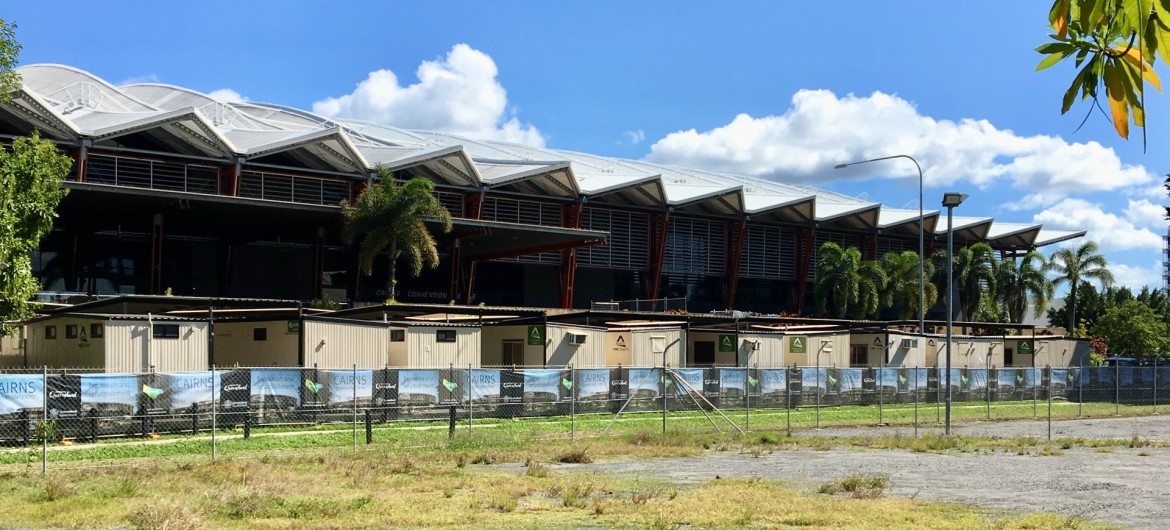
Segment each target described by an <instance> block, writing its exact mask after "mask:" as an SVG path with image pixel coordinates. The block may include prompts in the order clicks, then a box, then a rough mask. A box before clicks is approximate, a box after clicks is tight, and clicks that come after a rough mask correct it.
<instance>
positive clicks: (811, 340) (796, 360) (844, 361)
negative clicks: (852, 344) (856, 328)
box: [784, 332, 849, 366]
mask: <svg viewBox="0 0 1170 530" xmlns="http://www.w3.org/2000/svg"><path fill="white" fill-rule="evenodd" d="M792 337H804V338H805V339H806V340H807V341H808V343H807V348H806V349H807V353H793V352H792V349H791V343H790V341H789V339H791V338H792ZM830 350H832V351H830ZM818 352H819V355H818ZM784 354H785V355H784V357H785V360H786V361H787V364H788V365H789V366H791V365H794V364H795V365H796V366H818V365H819V366H849V333H848V332H840V333H802V334H797V333H789V334H788V335H786V336H785V338H784ZM818 363H819V364H818Z"/></svg>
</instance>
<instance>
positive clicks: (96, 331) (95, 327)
mask: <svg viewBox="0 0 1170 530" xmlns="http://www.w3.org/2000/svg"><path fill="white" fill-rule="evenodd" d="M89 338H91V339H100V338H102V325H101V324H90V325H89Z"/></svg>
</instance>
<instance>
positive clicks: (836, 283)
mask: <svg viewBox="0 0 1170 530" xmlns="http://www.w3.org/2000/svg"><path fill="white" fill-rule="evenodd" d="M816 267H817V268H816V274H817V277H816V280H815V281H814V282H813V298H815V299H816V302H817V311H820V312H822V313H824V312H825V310H826V308H827V307H828V306H829V305H830V304H831V305H832V307H833V315H834V316H836V317H837V318H845V316H846V315H847V314H848V313H849V306H850V305H851V304H853V303H855V301H856V300H857V298H858V289H859V287H858V284H859V283H860V281H861V274H860V272H859V270H860V268H861V251H859V250H857V249H856V248H853V247H850V248H849V249H843V248H841V246H840V245H838V244H836V243H833V242H832V241H830V242H827V243H825V244H823V245H821V248H820V249H819V250H818V252H817V266H816Z"/></svg>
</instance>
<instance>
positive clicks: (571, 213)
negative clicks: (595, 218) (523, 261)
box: [561, 198, 585, 309]
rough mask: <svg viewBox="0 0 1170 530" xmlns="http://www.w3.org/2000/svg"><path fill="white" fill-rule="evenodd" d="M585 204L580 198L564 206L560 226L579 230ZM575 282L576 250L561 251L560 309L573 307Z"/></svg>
mask: <svg viewBox="0 0 1170 530" xmlns="http://www.w3.org/2000/svg"><path fill="white" fill-rule="evenodd" d="M584 208H585V203H584V201H583V200H581V199H580V198H578V199H577V202H575V203H573V204H570V205H568V206H565V208H564V214H563V218H562V223H561V225H562V226H564V227H565V228H581V213H582V211H583V210H584ZM576 281H577V249H576V248H567V249H565V250H562V251H561V309H569V308H571V307H573V286H574V285H575V284H576Z"/></svg>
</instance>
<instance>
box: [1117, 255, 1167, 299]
mask: <svg viewBox="0 0 1170 530" xmlns="http://www.w3.org/2000/svg"><path fill="white" fill-rule="evenodd" d="M1109 271H1110V272H1112V273H1113V279H1114V280H1115V281H1116V284H1117V285H1118V286H1123V287H1129V288H1130V290H1132V291H1134V292H1137V291H1140V290H1141V289H1142V287H1147V286H1148V287H1154V288H1160V287H1162V264H1161V263H1158V262H1154V263H1153V264H1152V265H1150V266H1149V267H1140V266H1130V265H1124V264H1120V263H1110V264H1109Z"/></svg>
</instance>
